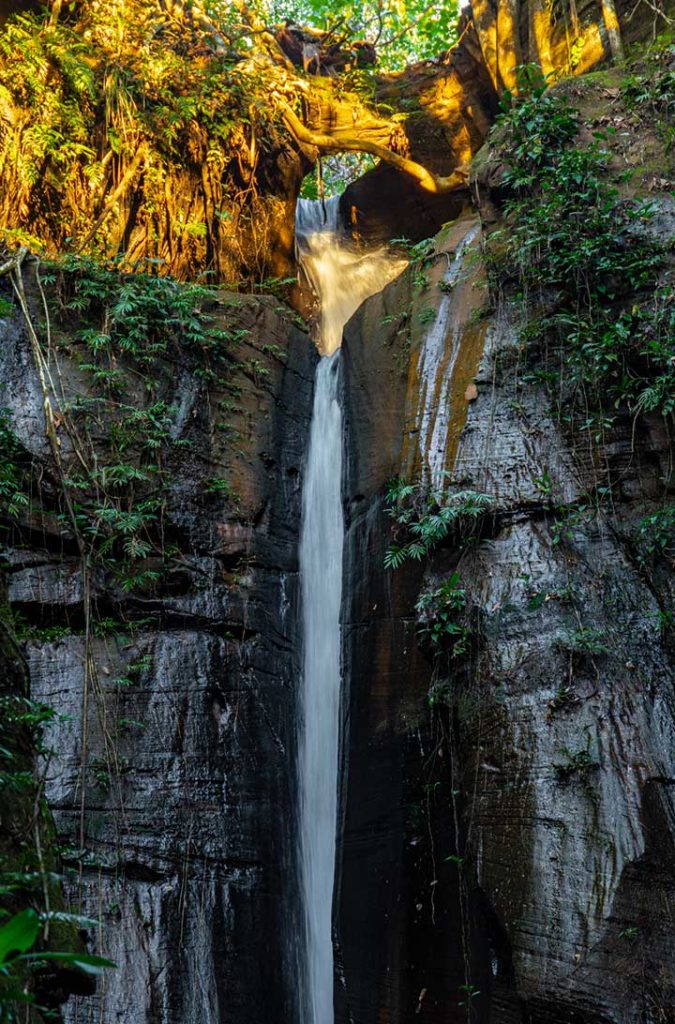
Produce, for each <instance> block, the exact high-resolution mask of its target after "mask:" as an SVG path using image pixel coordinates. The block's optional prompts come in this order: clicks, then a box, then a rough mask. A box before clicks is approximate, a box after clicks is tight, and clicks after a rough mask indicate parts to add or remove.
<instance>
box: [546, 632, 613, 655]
mask: <svg viewBox="0 0 675 1024" xmlns="http://www.w3.org/2000/svg"><path fill="white" fill-rule="evenodd" d="M606 639H607V638H606V636H605V634H604V633H603V631H602V630H601V629H595V628H593V627H592V626H584V627H582V628H580V629H575V630H572V631H571V632H570V633H567V634H566V635H565V636H564V637H561V638H560V639H559V640H558V643H559V645H560V646H561V647H564V648H565V649H566V650H569V651H571V652H572V653H574V654H607V653H608V652H609V647H608V646H607V643H606Z"/></svg>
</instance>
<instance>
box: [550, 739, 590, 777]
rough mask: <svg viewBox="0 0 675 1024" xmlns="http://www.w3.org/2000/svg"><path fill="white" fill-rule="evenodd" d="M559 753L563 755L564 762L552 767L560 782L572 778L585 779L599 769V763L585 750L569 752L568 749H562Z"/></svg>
mask: <svg viewBox="0 0 675 1024" xmlns="http://www.w3.org/2000/svg"><path fill="white" fill-rule="evenodd" d="M560 753H561V754H562V755H563V757H564V761H562V762H560V763H558V764H555V765H554V766H553V770H554V771H555V774H556V776H557V778H558V780H559V781H560V782H564V781H567V780H569V779H571V778H572V777H573V776H577V777H581V778H585V777H587V776H588V775H590V774H591V772H594V771H596V770H597V769H598V768H599V767H600V764H599V762H598V761H597V760H596V759H595V758H594V757H593V756H592V754H591V753H590V751H589V750H588V749H587V748H580V749H579V750H569V748H568V747H563V748H562V750H561V751H560Z"/></svg>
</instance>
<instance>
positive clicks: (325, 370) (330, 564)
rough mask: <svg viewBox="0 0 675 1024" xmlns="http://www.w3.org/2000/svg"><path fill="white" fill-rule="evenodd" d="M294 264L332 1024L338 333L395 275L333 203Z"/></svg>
mask: <svg viewBox="0 0 675 1024" xmlns="http://www.w3.org/2000/svg"><path fill="white" fill-rule="evenodd" d="M296 239H297V251H298V258H299V260H300V263H301V265H302V267H303V269H304V271H305V274H306V275H307V278H308V279H309V281H310V283H311V285H312V288H313V290H314V292H315V293H316V296H317V299H318V301H319V304H320V312H321V318H320V336H319V338H318V339H317V340H318V347H319V350H320V351H321V352H322V353H323V357H322V358H321V359H320V361H319V364H318V366H317V370H316V377H315V385H314V407H313V410H312V425H311V430H310V439H309V453H308V457H307V466H306V470H305V480H304V490H303V502H302V527H301V536H300V580H301V592H302V604H303V649H304V664H303V681H302V711H301V716H300V734H299V739H298V786H299V800H300V830H299V840H298V843H299V851H298V852H299V862H300V888H301V897H302V901H303V915H304V925H305V935H304V949H303V954H304V955H303V960H304V1000H303V1002H304V1011H303V1019H302V1022H301V1024H333V1020H334V1015H333V939H332V912H333V884H334V878H335V850H336V831H337V794H338V758H339V745H340V698H341V684H342V678H341V666H340V648H341V636H340V606H341V603H342V548H343V540H344V520H343V512H342V496H341V486H342V410H341V408H340V401H339V392H338V377H339V359H340V353H339V348H340V345H341V343H342V329H343V327H344V325H345V323H346V322H347V320H348V319H349V318H350V317H351V315H352V314H353V313H354V312H355V311H356V309H357V308H358V306H359V305H360V304H361V303H362V302H363V300H364V299H365V298H367V297H368V296H369V295H373V294H374V293H375V292H377V291H380V290H381V289H382V288H384V286H385V285H386V284H387V283H388V282H389V281H390V280H391V279H392V278H393V277H394V276H395V275H396V274H397V273H399V272H400V270H401V269H402V267H403V266H404V264H403V263H402V261H400V260H398V261H392V260H391V258H390V257H388V256H387V255H386V253H385V252H384V251H383V250H379V251H377V252H374V253H373V252H371V253H368V254H363V253H359V252H356V251H355V250H354V248H353V247H349V246H347V245H346V244H345V240H344V238H343V237H342V235H341V232H340V231H339V230H338V199H337V198H336V199H330V200H327V201H326V202H325V203H322V202H309V201H307V200H301V201H300V202H299V203H298V211H297V217H296Z"/></svg>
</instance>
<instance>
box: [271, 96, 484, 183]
mask: <svg viewBox="0 0 675 1024" xmlns="http://www.w3.org/2000/svg"><path fill="white" fill-rule="evenodd" d="M283 117H284V122H285V124H286V127H287V128H288V129H289V131H290V132H291V134H292V135H293V137H294V138H295V140H296V142H299V143H301V144H303V145H306V146H315V147H316V148H317V149H327V150H331V151H332V152H338V153H343V152H352V153H370V154H371V156H376V157H379V159H380V160H384V161H386V163H389V164H391V165H392V166H393V167H396V168H397V169H398V170H399V171H403V173H404V174H408V175H409V176H410V177H411V178H414V180H415V181H416V182H417V184H418V185H419V186H420V188H423V189H424V190H425V192H434V193H442V192H456V191H458V190H459V189H462V188H466V187H467V184H468V180H469V168H468V165H466V164H462V165H461V166H459V167H456V168H455V170H454V171H453V172H452V174H449V175H447V176H446V177H443V176H440V175H437V174H433V173H432V172H431V171H428V170H427V169H426V167H423V166H422V164H418V163H417V162H416V161H415V160H409V159H408V158H407V157H404V156H401V155H400V154H399V153H394V152H393V151H392V150H391V149H387V148H386V147H385V146H380V145H379V144H378V143H377V142H371V141H370V140H369V139H363V138H359V137H358V136H353V137H346V138H344V137H342V136H340V138H339V139H338V138H335V137H333V136H332V135H325V134H323V133H321V132H313V131H311V130H310V129H309V128H307V127H306V126H305V125H304V124H303V123H302V121H301V120H300V118H299V117H298V116H297V114H295V113H294V112H293V110H291V108H290V107H289V106H288V105H287V104H285V105H284V109H283Z"/></svg>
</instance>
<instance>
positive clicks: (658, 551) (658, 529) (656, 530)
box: [634, 504, 675, 563]
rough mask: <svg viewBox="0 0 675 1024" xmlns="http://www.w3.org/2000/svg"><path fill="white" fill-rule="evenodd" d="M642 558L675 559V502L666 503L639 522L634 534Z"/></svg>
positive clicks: (651, 559) (653, 559)
mask: <svg viewBox="0 0 675 1024" xmlns="http://www.w3.org/2000/svg"><path fill="white" fill-rule="evenodd" d="M634 540H635V544H636V546H637V548H638V551H639V556H640V559H641V560H642V561H643V562H644V561H648V560H649V561H656V560H658V559H660V558H663V559H667V560H668V561H670V562H671V563H672V562H673V560H674V559H675V504H672V505H664V506H663V508H660V509H657V510H656V512H652V513H651V514H650V515H648V516H644V517H643V518H642V519H641V520H640V522H639V523H638V526H637V529H636V530H635V534H634Z"/></svg>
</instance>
